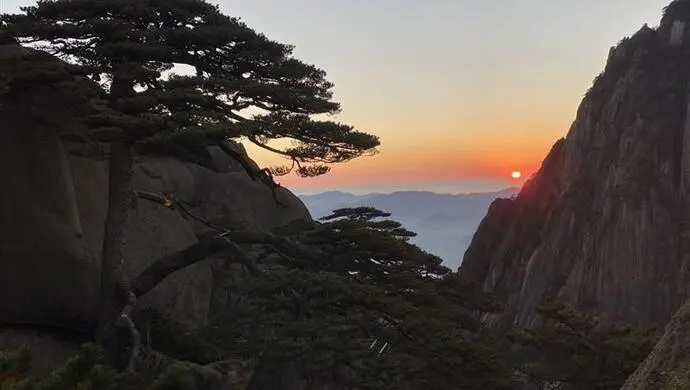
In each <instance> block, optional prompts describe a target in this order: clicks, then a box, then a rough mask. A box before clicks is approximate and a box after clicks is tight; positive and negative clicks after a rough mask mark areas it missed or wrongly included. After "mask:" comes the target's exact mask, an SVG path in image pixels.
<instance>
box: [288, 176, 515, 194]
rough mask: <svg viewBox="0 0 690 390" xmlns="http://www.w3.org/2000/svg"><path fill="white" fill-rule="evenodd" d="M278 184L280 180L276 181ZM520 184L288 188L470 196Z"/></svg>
mask: <svg viewBox="0 0 690 390" xmlns="http://www.w3.org/2000/svg"><path fill="white" fill-rule="evenodd" d="M277 181H278V182H280V180H279V179H278V180H277ZM520 186H521V184H519V183H516V182H514V181H512V180H507V179H474V180H471V179H468V180H458V181H451V182H436V183H428V182H427V183H406V184H405V185H402V186H401V185H397V184H391V185H385V184H381V185H361V186H341V187H333V188H300V187H288V188H290V190H291V191H292V192H294V193H295V194H296V195H298V196H309V195H317V194H321V193H324V192H329V191H340V192H346V193H351V194H353V195H368V194H375V193H376V194H391V193H393V192H400V191H428V192H433V193H436V194H449V195H460V194H472V193H488V192H496V191H501V190H505V189H507V188H511V187H520Z"/></svg>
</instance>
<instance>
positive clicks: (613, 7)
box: [219, 0, 667, 193]
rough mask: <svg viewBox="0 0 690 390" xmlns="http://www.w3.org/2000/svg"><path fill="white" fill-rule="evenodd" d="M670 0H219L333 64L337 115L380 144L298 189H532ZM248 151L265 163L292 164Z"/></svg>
mask: <svg viewBox="0 0 690 390" xmlns="http://www.w3.org/2000/svg"><path fill="white" fill-rule="evenodd" d="M666 3H667V0H629V1H624V0H609V1H605V2H595V1H589V0H587V1H564V2H553V1H541V0H540V1H533V2H532V1H513V2H476V1H469V0H457V1H428V2H405V6H404V7H399V6H397V5H399V4H398V3H397V2H395V1H392V0H382V1H380V2H369V1H359V0H356V1H329V2H323V3H318V4H319V6H314V4H315V3H313V2H310V1H308V0H296V1H290V2H284V3H283V2H276V1H271V0H233V1H230V0H226V1H219V5H220V6H221V9H224V10H225V11H227V12H229V13H232V14H237V15H241V16H242V19H243V20H244V21H245V22H246V23H247V24H249V25H250V26H252V27H255V28H257V29H258V30H259V31H262V32H265V33H266V35H267V36H269V37H271V38H275V39H277V40H280V41H283V42H286V43H290V44H294V45H295V52H294V53H295V55H296V56H297V57H298V58H300V59H303V60H304V61H306V62H309V63H312V64H315V65H317V66H318V67H320V68H322V69H324V70H325V71H326V72H327V73H328V78H329V79H330V80H331V81H333V83H334V84H335V88H334V93H335V95H334V98H335V99H336V100H337V101H338V102H340V103H341V104H342V111H341V113H340V114H339V115H338V116H337V117H336V118H334V119H335V120H337V121H341V122H343V123H347V124H351V125H353V126H355V128H357V129H359V130H362V131H365V132H369V133H372V134H375V135H377V136H379V137H380V139H381V144H382V145H381V147H380V148H379V153H378V154H377V155H375V156H371V157H363V158H360V159H356V160H355V161H351V162H348V163H344V164H339V165H335V166H332V170H331V172H330V173H328V174H326V175H324V176H321V177H317V178H310V179H303V178H299V177H297V176H296V175H292V174H291V175H288V176H285V177H280V178H277V180H278V181H279V182H280V183H281V184H282V185H284V186H287V187H289V188H290V189H292V190H293V191H296V192H298V193H299V192H304V191H307V192H314V191H319V190H332V189H342V188H350V187H362V188H365V187H366V190H378V189H379V188H383V187H385V188H383V190H386V191H387V190H391V189H430V190H435V189H437V188H438V187H437V186H436V184H437V183H446V184H448V183H455V184H452V185H450V184H448V185H447V186H446V187H447V188H448V190H447V191H449V192H471V191H474V190H478V189H482V190H483V189H485V188H484V187H482V188H479V187H477V184H468V185H465V184H463V183H470V182H471V183H478V182H480V181H485V182H487V183H488V182H489V181H490V182H491V184H487V187H486V189H496V190H497V189H500V188H505V187H509V186H515V185H521V184H522V183H523V182H524V180H525V179H526V178H527V177H529V176H531V175H532V174H533V173H535V172H536V171H537V170H538V168H539V166H540V165H541V161H542V159H543V158H544V156H545V155H546V153H547V152H548V151H549V149H550V148H551V146H552V145H553V143H554V142H555V141H556V140H557V139H558V138H560V137H563V136H565V135H566V133H567V131H568V129H569V127H570V125H571V123H572V121H573V119H574V117H575V112H576V110H577V107H578V104H579V102H580V100H581V98H582V96H583V94H584V93H585V91H586V90H587V89H588V88H589V87H590V85H591V82H592V80H593V78H594V77H595V76H596V75H597V74H598V73H599V72H600V71H601V69H603V66H604V63H605V61H606V56H607V54H608V50H609V47H610V46H611V45H614V44H616V42H618V41H619V40H620V38H621V37H623V36H626V35H628V34H629V33H630V32H632V31H636V30H637V29H638V28H639V27H640V26H642V25H643V24H644V23H650V25H651V24H654V23H656V22H657V21H658V20H659V15H660V14H661V9H662V7H663V6H665V5H666ZM613 12H615V15H616V17H615V18H610V17H605V15H611V14H612V13H613ZM379 15H385V17H380V16H379ZM307 21H308V22H307ZM411 25H414V26H415V28H410V27H409V26H411ZM584 26H587V27H586V28H584ZM247 149H248V150H249V152H250V154H251V156H252V157H253V158H254V159H255V160H257V162H258V163H259V164H261V165H263V166H272V165H280V164H284V163H285V161H284V160H283V159H282V158H281V157H279V156H276V155H273V154H271V153H270V152H266V151H263V150H259V149H258V148H256V147H252V146H251V145H247ZM513 171H519V172H520V175H517V176H519V177H516V175H514V174H513ZM456 184H457V185H456ZM444 185H445V184H444ZM382 186H383V187H382ZM363 191H365V190H363Z"/></svg>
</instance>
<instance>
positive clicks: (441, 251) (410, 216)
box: [300, 188, 519, 269]
mask: <svg viewBox="0 0 690 390" xmlns="http://www.w3.org/2000/svg"><path fill="white" fill-rule="evenodd" d="M518 191H519V189H518V188H507V189H504V190H501V191H496V192H487V193H474V194H458V195H450V194H438V193H434V192H427V191H398V192H393V193H390V194H380V193H375V194H367V195H354V194H351V193H347V192H340V191H329V192H324V193H320V194H316V195H305V196H301V197H300V198H301V200H302V201H303V202H304V204H305V205H306V206H307V208H308V209H309V211H310V212H311V214H312V216H313V217H314V218H320V217H323V216H326V215H328V214H330V213H331V212H332V211H333V210H335V209H338V208H345V207H356V206H370V207H376V208H378V209H380V210H383V211H386V212H389V213H391V214H392V215H391V218H392V219H394V220H396V221H398V222H400V223H402V224H403V226H405V227H406V228H408V229H410V230H412V231H414V232H415V233H417V234H418V236H417V237H415V238H413V239H412V242H414V243H415V244H417V245H419V246H420V247H421V248H422V249H424V250H426V251H427V252H430V253H433V254H435V255H437V256H439V257H441V258H442V259H443V260H444V264H446V265H447V266H449V267H451V268H453V269H455V268H457V267H458V266H459V265H460V260H461V259H462V253H464V251H465V249H466V248H467V246H468V245H469V242H470V240H471V238H472V233H473V232H474V231H475V230H476V229H477V225H479V222H480V221H481V219H482V218H483V217H484V215H485V214H486V211H487V209H488V207H489V204H490V203H491V202H492V201H493V200H495V199H497V198H510V197H512V196H515V195H516V194H517V192H518Z"/></svg>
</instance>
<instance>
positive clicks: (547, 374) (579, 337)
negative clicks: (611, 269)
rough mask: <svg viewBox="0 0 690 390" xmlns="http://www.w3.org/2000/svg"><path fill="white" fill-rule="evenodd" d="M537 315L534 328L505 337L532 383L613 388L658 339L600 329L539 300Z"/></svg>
mask: <svg viewBox="0 0 690 390" xmlns="http://www.w3.org/2000/svg"><path fill="white" fill-rule="evenodd" d="M537 311H538V313H539V314H540V316H541V317H542V319H543V322H542V323H541V324H540V325H538V326H534V327H532V328H529V329H526V330H524V331H522V332H519V333H517V334H513V335H510V340H511V341H513V342H514V343H515V344H516V345H518V346H520V347H522V354H523V355H524V358H525V362H524V364H522V365H521V366H520V367H519V370H520V371H522V372H523V373H525V374H526V375H527V376H528V377H529V378H530V379H531V380H532V381H534V382H536V383H542V384H544V383H558V384H560V385H562V386H567V387H566V388H568V389H583V390H584V389H595V390H596V389H601V390H604V389H611V390H613V389H618V388H620V387H621V386H622V385H623V383H624V382H625V380H626V379H627V378H628V376H630V374H632V372H633V371H634V370H635V369H636V368H637V366H638V365H639V364H640V363H641V362H642V360H644V358H645V357H646V356H647V355H648V354H649V352H650V351H651V349H652V347H653V346H654V344H655V343H656V341H657V338H658V337H657V336H658V334H657V332H656V331H655V330H654V329H637V328H634V327H631V326H627V325H622V324H606V323H604V322H602V321H601V320H600V319H599V318H597V317H596V316H594V315H591V314H587V313H584V312H581V311H578V310H576V309H575V308H574V307H572V306H569V305H566V304H564V303H562V302H558V301H555V300H547V301H545V302H544V303H543V304H542V305H541V306H540V307H539V308H538V310H537Z"/></svg>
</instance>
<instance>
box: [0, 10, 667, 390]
mask: <svg viewBox="0 0 690 390" xmlns="http://www.w3.org/2000/svg"><path fill="white" fill-rule="evenodd" d="M1 21H2V30H1V33H2V43H3V44H6V45H23V46H25V47H32V48H35V49H39V50H40V51H39V52H33V53H34V54H33V55H30V56H25V57H22V59H21V60H17V59H12V60H8V59H6V58H5V59H2V58H0V62H2V63H0V94H1V95H0V98H1V99H2V102H3V104H12V102H13V101H14V99H16V98H17V97H18V96H21V95H22V93H24V92H25V91H26V90H27V89H30V88H31V87H32V86H35V85H37V84H40V85H44V86H45V85H48V86H50V87H51V88H55V89H57V90H63V91H68V92H69V94H70V95H71V96H73V97H75V98H76V99H78V100H79V104H80V105H79V107H78V108H79V109H75V110H74V112H73V113H72V117H71V118H70V121H71V122H70V126H69V128H70V129H71V130H70V131H67V132H63V133H61V134H60V136H61V137H63V138H64V139H65V140H69V142H73V143H80V144H81V145H82V148H81V149H80V150H81V152H82V153H83V155H84V156H90V157H91V158H100V159H108V161H109V169H110V175H109V180H110V182H109V198H108V215H107V222H106V225H105V235H104V240H103V251H102V275H101V282H102V284H101V288H102V291H101V296H102V300H101V305H100V310H99V316H98V321H97V323H96V324H94V329H93V335H94V337H93V343H92V344H87V345H85V346H84V347H83V348H82V351H81V353H80V354H79V356H77V357H75V358H74V359H73V360H71V361H69V362H65V365H64V368H62V369H60V370H58V371H56V372H55V373H54V374H53V375H52V376H49V377H47V378H29V377H28V376H27V375H28V373H29V368H30V362H31V359H30V353H29V352H28V351H19V352H15V353H11V354H8V355H5V356H3V357H2V359H0V387H1V388H2V389H27V390H29V389H37V390H38V389H55V390H58V389H161V390H162V389H200V390H201V389H224V388H227V389H232V388H243V389H244V388H248V389H269V388H271V389H277V388H286V389H293V388H298V387H296V386H297V385H295V383H299V384H300V386H301V387H299V388H304V389H321V388H342V389H415V390H416V389H458V388H461V389H510V388H512V387H513V385H514V382H515V380H516V378H519V377H520V376H521V375H522V376H527V377H529V378H530V379H531V380H533V381H536V382H544V383H546V382H549V383H551V382H559V383H563V384H569V385H574V386H580V387H579V388H583V389H584V388H587V389H609V388H616V387H615V386H618V385H620V384H621V383H622V381H623V380H624V379H625V377H626V376H627V375H628V374H629V373H630V372H631V371H632V370H633V369H634V367H635V366H636V365H637V364H638V363H639V362H640V361H641V360H642V358H643V357H644V356H645V354H646V353H647V351H648V350H649V349H650V348H651V345H652V343H653V341H654V335H653V333H651V332H646V331H638V330H634V329H630V328H627V327H610V326H608V325H604V324H600V323H599V322H598V321H596V319H594V318H593V317H589V316H587V315H585V314H582V313H578V312H576V311H574V310H572V309H569V308H565V307H563V306H555V307H550V308H545V309H544V311H543V312H542V314H543V315H544V317H545V322H544V325H540V326H539V327H535V328H532V329H529V330H527V331H525V332H523V333H520V334H517V335H514V336H513V337H511V338H510V340H511V341H513V342H514V345H510V344H508V342H507V340H505V338H502V337H498V336H496V335H494V334H491V333H490V332H488V331H486V330H485V329H483V327H482V326H481V321H480V320H479V319H480V318H482V315H483V314H485V313H491V312H495V311H498V310H500V309H501V308H500V305H499V304H498V302H497V301H496V299H494V297H492V296H490V295H488V294H486V293H483V292H482V291H481V288H480V286H476V285H474V284H473V282H472V281H471V280H467V279H466V278H465V277H463V276H462V275H460V274H458V273H455V272H451V270H449V269H448V268H446V267H444V266H442V265H441V260H440V259H439V258H438V257H436V256H433V255H430V254H428V253H426V252H424V251H423V250H421V249H420V248H418V247H417V246H415V245H412V244H410V243H409V242H408V239H409V238H410V237H413V236H414V233H412V232H410V231H407V230H406V229H404V228H403V227H402V226H401V225H400V224H399V223H397V222H394V221H391V220H388V219H387V218H388V217H389V215H388V214H386V213H384V212H381V211H379V210H376V209H372V208H354V209H342V210H335V211H334V212H333V214H332V215H330V216H328V217H326V218H324V219H323V220H321V221H318V222H316V221H302V222H296V223H294V224H292V225H288V226H285V227H283V228H280V229H278V230H276V231H254V230H251V231H250V230H243V227H242V226H233V225H232V224H222V223H211V222H210V221H206V220H203V219H199V218H197V219H199V221H198V222H199V223H203V224H205V225H206V226H208V227H209V232H210V233H209V234H208V235H206V236H204V237H199V242H198V243H196V244H194V245H192V246H190V247H188V248H186V249H184V250H182V251H180V252H177V253H173V254H171V255H168V256H165V257H163V258H161V259H159V260H157V261H155V262H153V263H152V264H151V265H150V266H149V267H148V268H146V269H145V270H144V271H143V272H141V273H140V274H139V275H138V276H136V277H134V278H132V279H126V278H125V277H124V272H123V265H124V264H127V262H128V261H129V260H128V259H127V258H126V256H125V252H124V250H123V247H124V242H125V240H126V235H127V231H126V226H127V224H128V221H129V219H130V218H131V216H132V212H133V210H134V209H135V207H136V204H137V202H144V201H146V202H155V203H157V204H159V205H160V206H161V207H167V208H169V209H171V210H175V211H176V212H179V213H181V214H183V215H184V216H185V217H188V218H196V217H195V216H194V215H193V214H192V213H190V212H189V210H188V209H186V206H185V204H184V203H183V202H180V201H179V200H178V199H177V198H176V197H175V194H153V193H146V192H142V191H139V190H138V189H137V188H136V186H135V183H134V173H133V172H134V166H135V163H136V158H137V156H138V155H143V154H174V155H185V156H187V158H203V156H200V152H199V150H201V149H200V148H201V147H203V146H206V145H219V146H221V147H223V145H224V143H223V142H224V141H227V140H236V141H240V140H241V141H245V142H250V143H253V144H254V145H257V146H259V147H261V148H264V149H267V150H270V151H272V152H274V153H277V154H279V155H282V156H284V157H285V158H286V160H287V161H288V164H287V165H286V166H283V167H273V168H271V169H265V170H260V169H256V168H255V167H254V166H253V165H252V164H251V163H250V162H249V161H247V160H246V159H245V158H244V157H243V156H242V155H239V154H238V153H236V152H233V151H232V150H229V149H228V150H227V151H226V152H227V153H228V154H230V155H233V156H234V157H235V158H236V159H237V160H238V162H239V163H240V164H242V166H243V167H245V169H246V171H247V174H248V175H249V176H251V177H252V178H255V179H256V180H260V181H261V182H263V183H264V184H265V185H266V186H268V187H269V188H270V189H271V190H275V189H276V188H277V187H278V184H277V183H275V182H274V180H273V177H274V176H276V175H283V174H287V173H289V172H291V171H293V170H295V171H296V172H297V173H298V174H300V175H302V176H316V175H320V174H325V173H327V172H328V170H329V164H333V163H342V162H346V161H349V160H352V159H354V158H357V157H360V156H364V155H368V154H372V153H375V152H376V147H377V146H378V145H379V140H378V139H377V138H376V137H375V136H372V135H370V134H368V133H365V132H361V131H358V130H356V129H354V128H353V127H351V126H349V125H346V124H341V123H337V122H334V121H319V120H314V119H312V115H317V114H334V113H337V112H338V111H339V105H338V103H336V102H333V101H332V99H331V98H332V92H331V89H332V87H333V85H332V84H331V83H330V82H328V81H327V80H326V78H325V73H324V72H323V71H322V70H320V69H318V68H316V67H314V66H312V65H308V64H305V63H303V62H301V61H299V60H297V59H295V58H294V57H292V54H291V52H292V48H291V47H290V46H288V45H284V44H281V43H278V42H274V41H272V40H270V39H269V38H267V37H265V36H263V35H261V34H259V33H257V32H255V31H253V30H252V29H250V28H249V27H247V26H246V25H244V24H243V23H241V22H240V21H239V20H238V19H235V18H231V17H228V16H225V15H223V14H221V13H220V12H219V10H218V9H217V7H214V6H212V5H210V4H208V3H206V2H204V1H201V0H53V1H46V0H42V1H39V2H38V3H37V5H36V6H31V7H25V8H24V9H23V12H22V13H21V14H18V15H3V16H2V18H1ZM46 53H49V54H50V55H48V54H46ZM56 57H57V58H59V59H60V60H61V61H57V60H56V59H55V58H56ZM180 66H186V67H187V69H192V70H191V71H188V74H186V75H180V74H173V75H170V74H169V72H170V71H171V70H173V69H174V68H175V69H179V67H180ZM248 110H249V111H251V112H258V114H254V115H250V114H248ZM27 115H36V116H37V117H39V116H41V115H42V114H41V110H40V109H35V110H29V111H27ZM41 120H43V121H45V123H47V124H48V125H50V124H51V123H52V122H51V121H54V118H50V117H41ZM61 125H63V124H61ZM55 127H56V128H58V127H59V126H58V124H57V123H56V124H55ZM63 127H64V126H63ZM56 131H57V130H56ZM276 140H283V141H284V140H290V141H292V142H291V143H288V144H289V145H290V146H289V147H280V146H278V145H282V144H283V143H275V142H274V141H276ZM201 154H203V153H201ZM190 156H191V157H190ZM276 201H277V202H278V199H276ZM219 256H220V257H222V258H223V259H224V263H222V264H221V265H220V266H218V267H216V268H217V269H215V274H216V279H218V280H220V282H221V284H222V286H223V288H222V291H223V293H222V296H221V297H216V300H217V301H218V302H222V304H221V307H220V309H218V308H216V310H214V313H213V315H212V316H211V318H210V321H209V324H208V325H206V326H203V327H201V328H199V329H186V328H184V326H182V325H180V324H176V323H174V321H172V320H170V319H168V318H166V315H165V313H159V312H155V311H146V310H142V309H141V308H139V307H138V299H139V298H140V297H143V296H144V295H146V294H147V293H148V292H150V291H151V290H153V289H154V288H155V287H156V286H157V285H158V284H160V283H161V282H162V281H163V280H165V279H166V277H167V276H169V275H170V274H172V273H174V272H176V271H179V270H181V269H184V268H185V267H188V266H190V265H193V264H195V263H197V262H200V261H205V260H207V259H209V258H211V257H219ZM508 351H510V353H508ZM513 351H514V352H515V354H514V353H513ZM535 351H536V352H535ZM513 355H516V356H520V358H519V359H516V361H520V364H519V365H518V366H515V365H514V364H511V361H513V359H512V356H513ZM542 356H553V357H554V358H553V359H549V360H548V361H545V362H544V361H541V360H539V359H538V358H533V357H542ZM509 358H511V359H509ZM573 359H575V360H573ZM524 362H527V363H524ZM276 375H277V376H280V377H281V378H282V379H280V380H275V379H272V378H273V377H274V376H276ZM281 383H290V385H281ZM281 386H282V387H281Z"/></svg>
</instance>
